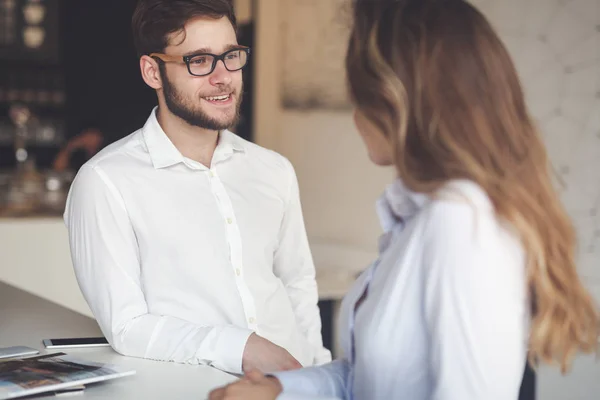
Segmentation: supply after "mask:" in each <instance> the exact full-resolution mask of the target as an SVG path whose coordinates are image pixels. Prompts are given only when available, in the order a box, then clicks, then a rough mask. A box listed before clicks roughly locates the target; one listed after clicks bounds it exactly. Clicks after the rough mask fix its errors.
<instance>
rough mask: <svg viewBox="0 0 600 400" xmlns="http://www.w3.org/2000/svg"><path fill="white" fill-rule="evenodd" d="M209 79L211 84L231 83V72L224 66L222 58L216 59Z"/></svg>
mask: <svg viewBox="0 0 600 400" xmlns="http://www.w3.org/2000/svg"><path fill="white" fill-rule="evenodd" d="M209 81H210V84H211V85H213V86H218V85H229V84H230V83H231V72H229V71H228V70H227V68H225V64H224V63H223V61H222V60H219V61H217V65H215V70H214V71H213V72H212V73H211V74H210V78H209Z"/></svg>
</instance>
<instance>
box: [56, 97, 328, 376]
mask: <svg viewBox="0 0 600 400" xmlns="http://www.w3.org/2000/svg"><path fill="white" fill-rule="evenodd" d="M155 112H156V108H155V109H154V110H153V111H152V113H151V115H150V117H149V118H148V120H147V122H146V124H145V125H144V127H143V128H142V129H140V130H138V131H136V132H134V133H132V134H131V135H129V136H127V137H125V138H124V139H122V140H120V141H118V142H116V143H113V144H111V145H110V146H108V147H106V148H105V149H103V150H102V151H100V152H99V153H98V154H97V155H95V156H94V157H93V158H92V159H91V160H90V161H88V162H87V163H86V164H85V165H84V166H83V167H82V168H81V169H80V171H79V172H78V174H77V176H76V178H75V180H74V182H73V185H72V187H71V190H70V193H69V197H68V201H67V207H66V211H65V222H66V225H67V228H68V231H69V239H70V245H71V255H72V259H73V265H74V268H75V273H76V276H77V280H78V282H79V285H80V287H81V290H82V292H83V295H84V297H85V299H86V300H87V302H88V304H89V306H90V308H91V310H92V312H93V314H94V316H95V317H96V319H97V320H98V323H99V325H100V328H101V329H102V332H103V333H104V335H105V336H106V337H107V339H108V340H109V342H110V344H111V345H112V346H113V347H114V348H115V350H117V351H118V352H120V353H122V354H124V355H130V356H135V357H144V358H150V359H156V360H166V361H175V362H182V363H190V364H209V365H213V366H215V367H217V368H219V369H222V370H225V371H229V372H234V373H240V372H241V368H242V354H243V351H244V347H245V344H246V341H247V339H248V337H249V335H250V334H251V333H252V332H255V333H256V334H258V335H260V336H262V337H264V338H266V339H268V340H270V341H272V342H274V343H275V344H277V345H280V346H282V347H284V348H285V349H287V350H288V351H289V352H290V353H291V354H292V355H293V356H294V357H295V358H296V359H297V360H298V361H300V362H301V363H302V364H303V365H305V366H306V365H313V364H321V363H324V362H328V361H330V360H331V355H330V353H329V351H327V350H326V349H325V348H323V345H322V339H321V321H320V316H319V309H318V307H317V301H318V296H317V286H316V281H315V269H314V265H313V261H312V256H311V253H310V250H309V246H308V240H307V237H306V231H305V227H304V222H303V217H302V211H301V205H300V199H299V193H298V182H297V179H296V175H295V173H294V169H293V167H292V165H291V164H290V162H289V161H288V160H287V159H285V158H284V157H283V156H281V155H279V154H277V153H275V152H272V151H270V150H267V149H264V148H261V147H259V146H257V145H255V144H253V143H250V142H248V141H245V140H243V139H242V138H240V137H238V136H236V135H235V134H233V133H232V132H229V131H222V132H221V133H220V136H219V142H218V146H217V148H216V150H215V153H214V156H213V159H212V163H211V167H210V168H207V167H205V166H204V165H202V164H200V163H198V162H195V161H193V160H190V159H187V158H185V157H183V156H182V155H181V153H180V152H179V151H178V150H177V148H176V147H175V146H174V145H173V143H172V142H171V141H170V140H169V138H168V137H167V136H166V134H165V133H164V131H163V130H162V128H161V127H160V125H159V123H158V121H157V119H156V116H155Z"/></svg>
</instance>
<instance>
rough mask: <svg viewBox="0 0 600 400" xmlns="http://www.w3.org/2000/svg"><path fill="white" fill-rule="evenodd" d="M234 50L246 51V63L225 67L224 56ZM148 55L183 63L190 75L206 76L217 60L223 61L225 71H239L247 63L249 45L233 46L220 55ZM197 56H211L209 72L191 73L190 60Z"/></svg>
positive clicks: (211, 71) (211, 70) (212, 69)
mask: <svg viewBox="0 0 600 400" xmlns="http://www.w3.org/2000/svg"><path fill="white" fill-rule="evenodd" d="M235 51H243V52H244V53H246V63H245V64H244V65H242V66H241V67H240V68H236V69H229V68H228V67H227V63H226V62H225V57H227V55H228V54H231V53H233V52H235ZM148 56H150V57H153V58H158V59H159V60H161V61H163V62H174V63H179V64H185V65H186V67H187V70H188V72H189V74H190V75H192V76H206V75H210V74H212V73H213V71H214V70H215V68H216V66H217V62H218V61H219V60H221V61H223V65H224V66H225V69H227V71H229V72H235V71H239V70H241V69H243V68H244V67H245V66H246V65H248V60H249V59H250V47H246V46H239V47H235V48H233V49H230V50H227V51H226V52H224V53H223V54H220V55H217V54H212V53H196V54H191V55H189V56H173V55H169V54H163V53H150V54H149V55H148ZM199 56H212V57H213V62H212V66H211V68H210V72H207V73H206V74H200V75H199V74H194V73H192V68H191V67H190V62H191V61H192V59H194V58H195V57H199Z"/></svg>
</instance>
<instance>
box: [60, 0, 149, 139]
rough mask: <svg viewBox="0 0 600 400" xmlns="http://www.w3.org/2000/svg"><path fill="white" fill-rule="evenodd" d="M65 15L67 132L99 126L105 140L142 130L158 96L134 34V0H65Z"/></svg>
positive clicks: (70, 133)
mask: <svg viewBox="0 0 600 400" xmlns="http://www.w3.org/2000/svg"><path fill="white" fill-rule="evenodd" d="M65 3H66V4H65V7H64V12H63V16H62V21H63V23H62V28H63V31H62V36H63V38H64V39H63V60H64V67H65V84H66V92H67V108H66V118H67V121H68V134H69V136H73V135H75V134H77V133H78V132H80V131H81V130H82V129H85V128H90V127H97V128H99V129H100V130H101V131H102V132H103V133H104V135H105V138H106V143H110V142H113V141H115V140H117V139H120V138H122V137H124V136H125V135H127V134H129V133H131V132H133V131H135V130H136V129H138V128H140V127H141V126H142V125H143V124H144V122H145V120H146V118H147V117H148V115H149V113H150V111H151V110H152V107H153V106H154V105H155V104H156V94H155V93H154V91H153V90H152V89H150V88H149V87H148V86H146V84H145V83H144V81H143V80H142V78H141V76H140V71H139V65H138V60H137V57H136V55H135V50H134V47H133V41H132V37H131V28H130V26H131V15H132V12H133V9H134V6H135V0H103V1H97V0H66V1H65Z"/></svg>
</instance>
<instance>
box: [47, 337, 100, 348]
mask: <svg viewBox="0 0 600 400" xmlns="http://www.w3.org/2000/svg"><path fill="white" fill-rule="evenodd" d="M42 343H44V346H45V347H46V348H47V349H65V348H71V347H104V346H110V344H109V343H108V340H106V338H105V337H81V338H63V339H44V340H43V341H42Z"/></svg>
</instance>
